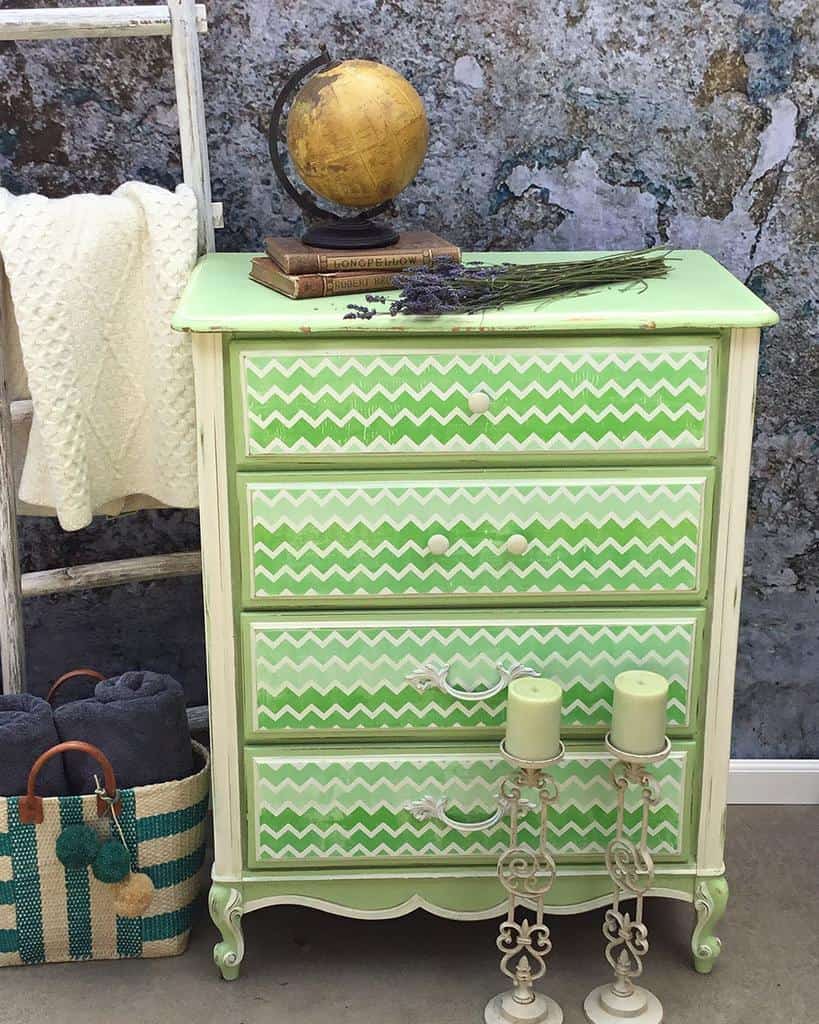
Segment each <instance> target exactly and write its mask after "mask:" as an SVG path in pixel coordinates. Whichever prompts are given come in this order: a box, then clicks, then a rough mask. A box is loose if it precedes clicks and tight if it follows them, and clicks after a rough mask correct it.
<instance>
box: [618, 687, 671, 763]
mask: <svg viewBox="0 0 819 1024" xmlns="http://www.w3.org/2000/svg"><path fill="white" fill-rule="evenodd" d="M667 706H668V680H667V679H664V678H663V676H661V675H658V674H657V673H656V672H621V673H620V674H619V675H618V676H615V677H614V707H613V710H612V716H611V742H612V744H613V745H614V746H615V747H617V749H618V750H624V751H627V752H628V753H630V754H658V753H659V752H660V751H661V750H662V749H663V746H664V744H665V724H666V709H667Z"/></svg>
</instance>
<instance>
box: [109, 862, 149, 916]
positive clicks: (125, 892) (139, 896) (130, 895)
mask: <svg viewBox="0 0 819 1024" xmlns="http://www.w3.org/2000/svg"><path fill="white" fill-rule="evenodd" d="M112 888H113V890H114V910H115V911H116V912H117V914H118V915H119V916H120V917H141V916H142V915H143V914H144V913H145V911H146V910H147V909H148V907H149V906H150V904H151V900H152V899H153V895H154V883H153V882H152V881H151V879H150V878H149V877H148V875H143V874H142V872H137V873H133V872H132V873H131V874H130V875H129V876H128V877H127V878H126V879H124V880H123V881H122V882H117V883H116V884H115V885H113V886H112Z"/></svg>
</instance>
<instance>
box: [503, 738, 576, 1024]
mask: <svg viewBox="0 0 819 1024" xmlns="http://www.w3.org/2000/svg"><path fill="white" fill-rule="evenodd" d="M500 749H501V754H502V755H503V757H504V758H505V759H506V760H507V761H508V762H509V764H511V765H512V766H513V767H514V768H515V769H516V773H515V774H514V775H513V776H511V777H509V778H505V779H503V781H502V782H501V785H500V798H499V801H498V803H499V806H500V807H506V808H508V812H509V816H510V822H509V848H508V849H507V850H505V851H504V853H502V854H501V857H500V859H499V860H498V878H499V880H500V883H501V885H502V886H503V887H504V889H505V890H506V892H507V893H508V894H509V900H508V909H507V913H506V918H505V919H504V921H502V922H501V925H500V929H499V932H498V938H497V946H498V949H499V950H500V952H501V962H500V969H501V971H502V973H503V974H505V975H506V976H507V977H508V978H510V979H511V980H512V983H513V986H514V987H513V988H512V989H511V990H509V991H507V992H502V993H501V994H500V995H497V996H495V997H494V998H493V999H490V1000H489V1002H488V1003H487V1004H486V1009H485V1010H484V1021H485V1022H486V1024H562V1021H563V1011H562V1010H561V1008H560V1006H559V1005H558V1004H557V1003H556V1002H555V1001H554V999H551V998H550V997H549V996H547V995H544V994H543V993H542V992H535V991H534V982H536V981H537V980H538V979H539V978H542V977H543V975H544V974H545V973H546V957H547V956H548V954H549V951H550V950H551V948H552V942H551V939H550V937H549V928H548V925H546V924H545V922H544V920H543V904H544V899H545V896H546V893H547V892H548V891H549V890H550V889H551V887H552V884H553V883H554V880H555V875H556V873H557V868H556V866H555V862H554V858H553V857H552V855H551V853H550V852H549V847H548V842H547V838H548V824H549V823H548V815H549V807H550V806H551V805H552V804H553V803H554V802H555V801H556V800H557V797H558V789H557V783H556V782H555V780H554V778H553V777H552V775H550V774H549V771H548V769H549V768H551V767H553V766H554V765H556V764H558V763H559V762H560V761H561V760H562V758H563V755H564V753H565V747H564V746H563V744H562V743H561V744H560V750H559V752H558V753H557V754H556V755H555V756H554V757H551V758H549V759H548V760H544V761H524V760H521V759H520V758H517V757H514V756H513V755H512V754H510V753H509V751H508V750H507V749H506V744H505V742H504V743H501V748H500ZM524 789H534V790H535V791H536V792H537V795H538V809H539V811H540V831H539V842H538V847H537V850H535V851H532V850H529V849H527V848H526V847H524V846H522V845H521V844H520V840H519V838H518V823H519V818H520V814H521V812H522V811H525V810H527V809H528V806H529V805H528V801H525V800H524V799H523V798H522V795H521V794H522V791H523V790H524ZM522 900H523V901H526V902H530V903H531V902H534V904H535V922H534V924H532V923H531V922H530V921H529V920H524V921H522V922H520V923H518V922H517V921H516V920H515V908H516V907H517V905H518V903H519V901H522Z"/></svg>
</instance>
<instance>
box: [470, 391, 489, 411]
mask: <svg viewBox="0 0 819 1024" xmlns="http://www.w3.org/2000/svg"><path fill="white" fill-rule="evenodd" d="M491 404H492V399H491V398H490V397H489V395H487V394H486V392H485V391H475V392H473V394H471V395H470V396H469V399H468V405H469V411H470V412H471V413H474V414H475V415H476V416H477V415H480V413H483V412H488V411H489V406H490V405H491Z"/></svg>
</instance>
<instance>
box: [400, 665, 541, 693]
mask: <svg viewBox="0 0 819 1024" xmlns="http://www.w3.org/2000/svg"><path fill="white" fill-rule="evenodd" d="M448 675H449V665H440V666H439V665H433V664H432V662H429V661H428V662H427V663H426V664H425V665H419V666H418V668H416V669H413V671H412V672H410V673H409V674H408V675H407V676H406V677H405V678H406V680H407V682H408V683H410V684H411V685H412V686H414V687H415V689H416V690H419V691H420V692H421V693H423V692H424V690H429V689H430V687H432V688H433V689H436V690H443V692H444V693H447V694H449V696H450V697H453V698H454V699H455V700H463V701H473V702H474V701H479V700H486V699H487V698H489V697H494V696H495V694H497V693H500V692H501V691H502V690H505V689H506V687H507V686H508V685H509V684H510V683H511V682H512V680H513V679H521V678H522V677H523V676H533V677H536V676H537V675H538V673H537V672H535V670H534V669H532V668H526V666H525V665H513V666H512V667H511V668H509V669H506V668H503V667H502V666H501V665H498V675H499V676H500V678H499V679H498V681H497V682H496V683H495V684H494V685H492V686H488V687H487V688H486V689H485V690H461V689H459V688H458V687H457V686H452V685H451V683H450V682H449V681H448V679H447V676H448Z"/></svg>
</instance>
